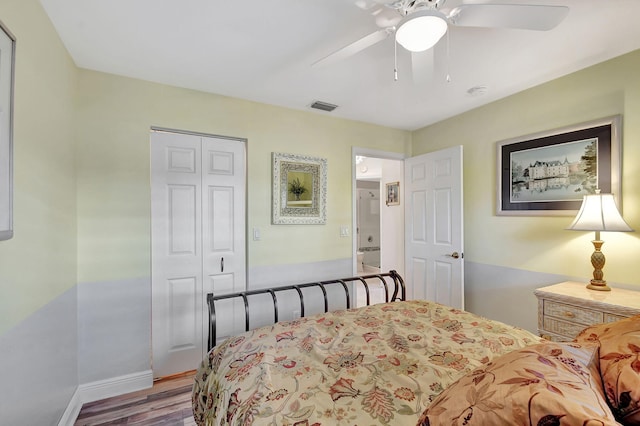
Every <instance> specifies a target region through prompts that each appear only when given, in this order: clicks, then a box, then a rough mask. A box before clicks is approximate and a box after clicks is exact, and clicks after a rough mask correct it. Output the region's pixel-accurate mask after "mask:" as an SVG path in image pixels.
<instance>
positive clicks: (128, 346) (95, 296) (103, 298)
mask: <svg viewBox="0 0 640 426" xmlns="http://www.w3.org/2000/svg"><path fill="white" fill-rule="evenodd" d="M149 369H151V279H150V278H149V277H146V278H137V279H136V278H134V279H129V280H122V281H107V282H94V283H83V284H80V285H78V379H79V383H80V384H86V383H91V382H95V381H99V380H105V379H111V378H114V377H118V376H124V375H127V374H132V373H139V372H141V371H145V370H149Z"/></svg>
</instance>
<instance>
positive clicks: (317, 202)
mask: <svg viewBox="0 0 640 426" xmlns="http://www.w3.org/2000/svg"><path fill="white" fill-rule="evenodd" d="M272 161H273V169H272V175H273V176H272V177H273V208H272V223H273V224H274V225H292V224H293V225H295V224H308V225H324V224H325V223H326V222H327V210H326V203H327V160H326V159H325V158H318V157H309V156H304V155H292V154H283V153H278V152H274V153H272Z"/></svg>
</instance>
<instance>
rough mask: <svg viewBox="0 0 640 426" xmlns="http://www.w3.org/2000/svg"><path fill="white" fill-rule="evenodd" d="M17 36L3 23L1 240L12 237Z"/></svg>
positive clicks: (0, 35)
mask: <svg viewBox="0 0 640 426" xmlns="http://www.w3.org/2000/svg"><path fill="white" fill-rule="evenodd" d="M15 48H16V40H15V37H14V36H13V35H12V34H11V33H10V32H9V30H8V29H7V28H6V27H5V26H4V25H3V24H2V23H1V22H0V240H8V239H10V238H12V237H13V87H14V72H15V71H14V63H15Z"/></svg>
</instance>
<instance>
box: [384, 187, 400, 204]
mask: <svg viewBox="0 0 640 426" xmlns="http://www.w3.org/2000/svg"><path fill="white" fill-rule="evenodd" d="M399 204H400V182H389V183H388V184H387V205H388V206H397V205H399Z"/></svg>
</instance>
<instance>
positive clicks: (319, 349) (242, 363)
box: [192, 300, 541, 426]
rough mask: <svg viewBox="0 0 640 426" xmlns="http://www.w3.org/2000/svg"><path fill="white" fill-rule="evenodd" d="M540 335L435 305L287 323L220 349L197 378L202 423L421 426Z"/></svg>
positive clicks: (196, 409)
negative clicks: (464, 381) (447, 392)
mask: <svg viewBox="0 0 640 426" xmlns="http://www.w3.org/2000/svg"><path fill="white" fill-rule="evenodd" d="M540 341H541V339H540V338H538V337H537V336H535V335H534V334H532V333H529V332H528V331H525V330H522V329H519V328H515V327H511V326H507V325H505V324H503V323H499V322H495V321H491V320H488V319H485V318H482V317H479V316H476V315H473V314H471V313H468V312H464V311H460V310H456V309H452V308H449V307H446V306H443V305H439V304H436V303H433V302H428V301H418V300H413V301H406V302H393V303H386V304H378V305H372V306H367V307H363V308H359V309H351V310H343V311H335V312H331V313H323V314H319V315H315V316H310V317H307V318H301V319H298V320H295V321H290V322H281V323H278V324H275V325H272V326H267V327H262V328H258V329H255V330H253V331H249V332H247V333H244V334H242V335H239V336H236V337H232V338H230V339H228V340H226V341H225V342H224V343H221V344H220V345H218V346H216V347H215V348H214V349H213V350H212V351H211V352H210V353H209V354H208V357H207V358H205V359H204V360H203V362H202V364H201V366H200V368H199V369H198V371H197V373H196V378H195V383H194V386H193V394H192V399H193V401H192V402H193V413H194V417H195V420H196V423H197V424H198V425H249V424H260V425H267V424H269V425H292V426H293V425H296V426H303V425H304V426H320V425H323V426H324V425H327V426H328V425H349V426H352V425H378V424H382V425H386V424H392V425H394V426H395V425H415V424H416V422H417V420H418V417H419V416H420V414H421V413H422V412H423V411H424V409H425V408H426V407H427V406H428V405H429V404H430V402H431V401H433V399H434V398H435V397H436V396H437V395H438V394H439V393H440V392H441V391H442V390H443V389H444V388H446V387H447V386H449V385H450V384H451V383H453V382H455V381H456V380H457V379H458V378H460V377H462V376H463V375H465V374H466V373H468V372H469V371H471V370H473V369H475V368H476V367H478V366H480V365H481V364H484V363H487V362H488V361H489V360H490V359H492V358H494V357H496V356H499V355H502V354H504V353H507V352H510V351H512V350H514V349H517V348H521V347H523V346H526V345H529V344H533V343H538V342H540Z"/></svg>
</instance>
